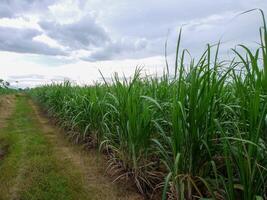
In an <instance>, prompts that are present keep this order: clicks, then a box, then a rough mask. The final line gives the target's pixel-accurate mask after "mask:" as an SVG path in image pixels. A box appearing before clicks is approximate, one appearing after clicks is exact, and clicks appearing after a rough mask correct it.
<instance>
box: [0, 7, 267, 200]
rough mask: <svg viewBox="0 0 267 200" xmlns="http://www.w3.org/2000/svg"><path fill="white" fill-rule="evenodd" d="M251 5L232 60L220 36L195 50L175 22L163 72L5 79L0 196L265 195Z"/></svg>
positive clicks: (265, 44)
mask: <svg viewBox="0 0 267 200" xmlns="http://www.w3.org/2000/svg"><path fill="white" fill-rule="evenodd" d="M252 11H253V12H254V11H255V12H259V13H260V15H261V17H262V18H261V19H262V26H261V27H260V28H259V40H258V43H257V48H256V49H255V48H251V47H249V46H246V45H245V44H240V45H238V46H236V47H235V48H234V49H232V53H233V54H234V57H233V59H229V60H227V59H226V58H224V57H223V56H221V54H220V47H221V44H220V42H218V43H217V44H215V45H207V46H206V49H205V50H204V52H203V54H202V55H201V56H200V57H199V58H197V59H196V58H191V56H190V53H189V52H188V51H187V50H183V49H181V46H180V43H181V40H182V29H180V32H179V34H178V40H177V47H176V54H175V55H176V57H175V61H174V67H173V68H171V66H170V64H169V60H168V54H167V45H168V43H167V42H166V46H165V54H166V55H165V59H166V60H165V61H166V68H165V71H164V73H163V75H160V76H156V75H146V74H145V73H144V72H143V69H142V68H138V67H137V68H136V70H135V73H134V74H133V76H131V77H126V76H124V77H121V76H119V74H118V73H115V74H114V75H113V76H112V77H111V79H109V78H105V76H104V75H103V74H102V72H101V71H100V75H101V77H102V80H101V82H96V83H95V84H91V85H84V86H81V85H78V84H76V83H75V82H72V81H62V82H60V83H51V84H43V85H41V86H38V87H34V88H31V89H29V88H27V89H25V90H22V89H19V88H17V89H10V88H9V83H8V82H4V81H3V80H1V82H0V83H2V85H0V200H79V199H80V200H86V199H90V200H106V199H108V200H119V199H122V200H150V199H151V200H160V199H162V200H198V199H200V200H213V199H214V200H215V199H216V200H265V199H267V25H266V21H265V17H264V13H263V11H262V10H259V9H258V10H255V9H254V10H249V11H247V12H243V13H242V14H247V13H249V12H252ZM31 76H32V77H33V78H35V77H39V76H38V75H31ZM41 77H42V76H41ZM24 78H25V77H24V76H22V79H24ZM34 80H35V79H33V81H34Z"/></svg>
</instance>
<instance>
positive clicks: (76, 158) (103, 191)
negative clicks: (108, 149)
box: [30, 100, 143, 200]
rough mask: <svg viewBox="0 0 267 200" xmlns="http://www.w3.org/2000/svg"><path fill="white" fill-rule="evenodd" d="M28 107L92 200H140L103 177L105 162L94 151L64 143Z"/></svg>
mask: <svg viewBox="0 0 267 200" xmlns="http://www.w3.org/2000/svg"><path fill="white" fill-rule="evenodd" d="M30 105H31V106H32V108H33V110H34V111H35V114H36V117H37V119H38V121H39V122H40V124H41V127H42V130H43V132H44V134H45V135H46V137H47V138H48V140H49V141H50V142H51V144H53V146H54V147H55V149H54V152H55V153H56V154H57V157H58V158H59V159H67V160H70V161H71V163H73V164H74V166H75V167H76V168H77V169H78V170H79V171H80V172H81V173H82V177H83V178H84V180H83V181H84V186H85V187H86V188H89V189H90V190H92V191H93V193H94V194H95V197H94V199H99V200H102V199H103V200H106V199H109V200H119V199H123V200H127V199H128V200H141V199H143V198H142V197H141V195H139V194H137V193H136V191H134V190H133V188H131V187H130V186H129V187H127V186H126V185H120V184H114V183H112V180H111V179H110V178H109V177H107V176H105V175H104V174H105V166H106V164H105V160H104V158H103V156H102V155H101V154H99V153H98V151H96V150H91V151H86V150H84V149H82V147H80V146H78V145H73V144H71V143H70V142H68V141H66V138H64V133H63V132H62V131H61V130H59V128H57V127H55V126H52V125H51V123H50V122H49V120H48V119H47V118H46V117H45V116H44V115H43V114H42V112H41V111H40V110H39V109H38V107H37V106H36V105H35V104H34V103H33V102H32V101H31V100H30Z"/></svg>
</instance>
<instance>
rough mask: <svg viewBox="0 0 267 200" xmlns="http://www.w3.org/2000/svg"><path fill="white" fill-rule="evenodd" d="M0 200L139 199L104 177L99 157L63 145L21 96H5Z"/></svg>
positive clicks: (0, 124) (0, 144) (1, 124)
mask: <svg viewBox="0 0 267 200" xmlns="http://www.w3.org/2000/svg"><path fill="white" fill-rule="evenodd" d="M4 98H5V101H4V102H5V103H6V104H5V108H3V107H2V106H1V109H0V110H1V119H0V127H1V129H0V199H1V200H2V199H3V200H7V199H25V200H28V199H47V200H50V199H55V200H56V199H75V200H76V199H114V200H115V199H142V198H141V197H140V195H138V194H137V193H136V192H134V191H133V190H132V189H131V188H130V187H129V188H127V187H123V190H122V189H121V188H120V186H119V185H116V184H112V180H110V179H109V178H108V177H106V176H104V170H105V169H104V168H103V167H104V166H105V164H103V159H102V158H101V156H97V152H86V151H84V150H83V149H82V148H80V147H78V146H74V145H71V144H70V143H69V142H67V141H66V140H65V139H64V137H63V135H62V133H61V132H60V130H59V129H57V128H56V127H54V126H51V125H49V121H48V120H47V119H46V118H45V117H43V116H42V115H41V113H40V111H39V110H38V109H37V107H36V106H35V105H34V104H33V103H32V101H31V100H30V99H29V98H28V97H26V96H25V95H11V96H10V95H9V96H5V97H4Z"/></svg>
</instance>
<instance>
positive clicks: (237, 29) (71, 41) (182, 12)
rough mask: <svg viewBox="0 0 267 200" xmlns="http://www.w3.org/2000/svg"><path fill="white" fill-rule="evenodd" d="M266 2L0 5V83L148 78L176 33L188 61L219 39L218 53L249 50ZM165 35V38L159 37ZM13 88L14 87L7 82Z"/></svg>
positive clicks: (105, 0) (90, 0)
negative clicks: (140, 71) (138, 73)
mask: <svg viewBox="0 0 267 200" xmlns="http://www.w3.org/2000/svg"><path fill="white" fill-rule="evenodd" d="M252 8H261V9H263V10H265V11H266V13H267V2H266V0H217V1H214V0H202V1H199V0H134V1H130V0H42V1H40V0H1V3H0V78H4V79H6V80H9V81H10V82H11V83H12V84H13V85H14V84H15V81H19V82H18V85H19V86H21V87H26V86H34V85H38V84H42V83H48V82H49V81H60V80H63V79H71V80H74V81H76V82H78V83H81V84H84V83H92V82H94V81H97V80H99V79H100V74H99V70H101V72H102V73H103V74H104V76H105V77H109V76H110V74H112V73H114V72H118V73H120V74H122V73H124V74H125V75H126V76H130V75H131V74H132V73H133V72H134V70H135V68H136V66H141V67H144V72H146V73H148V74H155V73H157V74H160V73H161V72H162V70H163V68H164V67H165V64H164V43H165V41H166V39H167V38H168V44H169V45H168V54H169V59H170V63H171V60H172V59H173V58H172V57H173V56H172V55H173V54H174V52H175V45H176V40H177V36H178V30H179V27H181V26H182V25H185V26H184V27H183V38H182V47H183V48H187V49H189V50H190V52H191V54H192V55H193V56H198V55H199V54H200V53H201V52H203V50H204V48H205V45H206V44H207V43H212V44H214V43H216V42H217V41H218V40H222V42H223V46H222V48H221V51H222V55H228V54H229V49H230V48H232V47H235V45H237V44H238V43H245V44H247V45H248V46H251V47H253V46H255V44H256V42H258V41H259V33H258V29H259V27H260V26H261V18H260V15H259V13H257V12H253V13H249V14H246V15H241V16H238V17H236V16H237V15H238V14H239V13H241V12H242V11H246V10H249V9H252ZM167 35H168V37H167ZM15 85H16V84H15Z"/></svg>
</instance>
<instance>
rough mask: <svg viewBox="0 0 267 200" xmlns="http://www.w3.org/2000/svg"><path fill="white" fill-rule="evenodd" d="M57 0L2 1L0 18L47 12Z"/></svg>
mask: <svg viewBox="0 0 267 200" xmlns="http://www.w3.org/2000/svg"><path fill="white" fill-rule="evenodd" d="M55 2H56V0H1V4H0V17H9V18H11V17H15V16H20V15H21V14H25V13H39V11H42V12H43V11H45V10H46V9H47V8H48V6H49V5H52V4H53V3H55Z"/></svg>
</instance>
